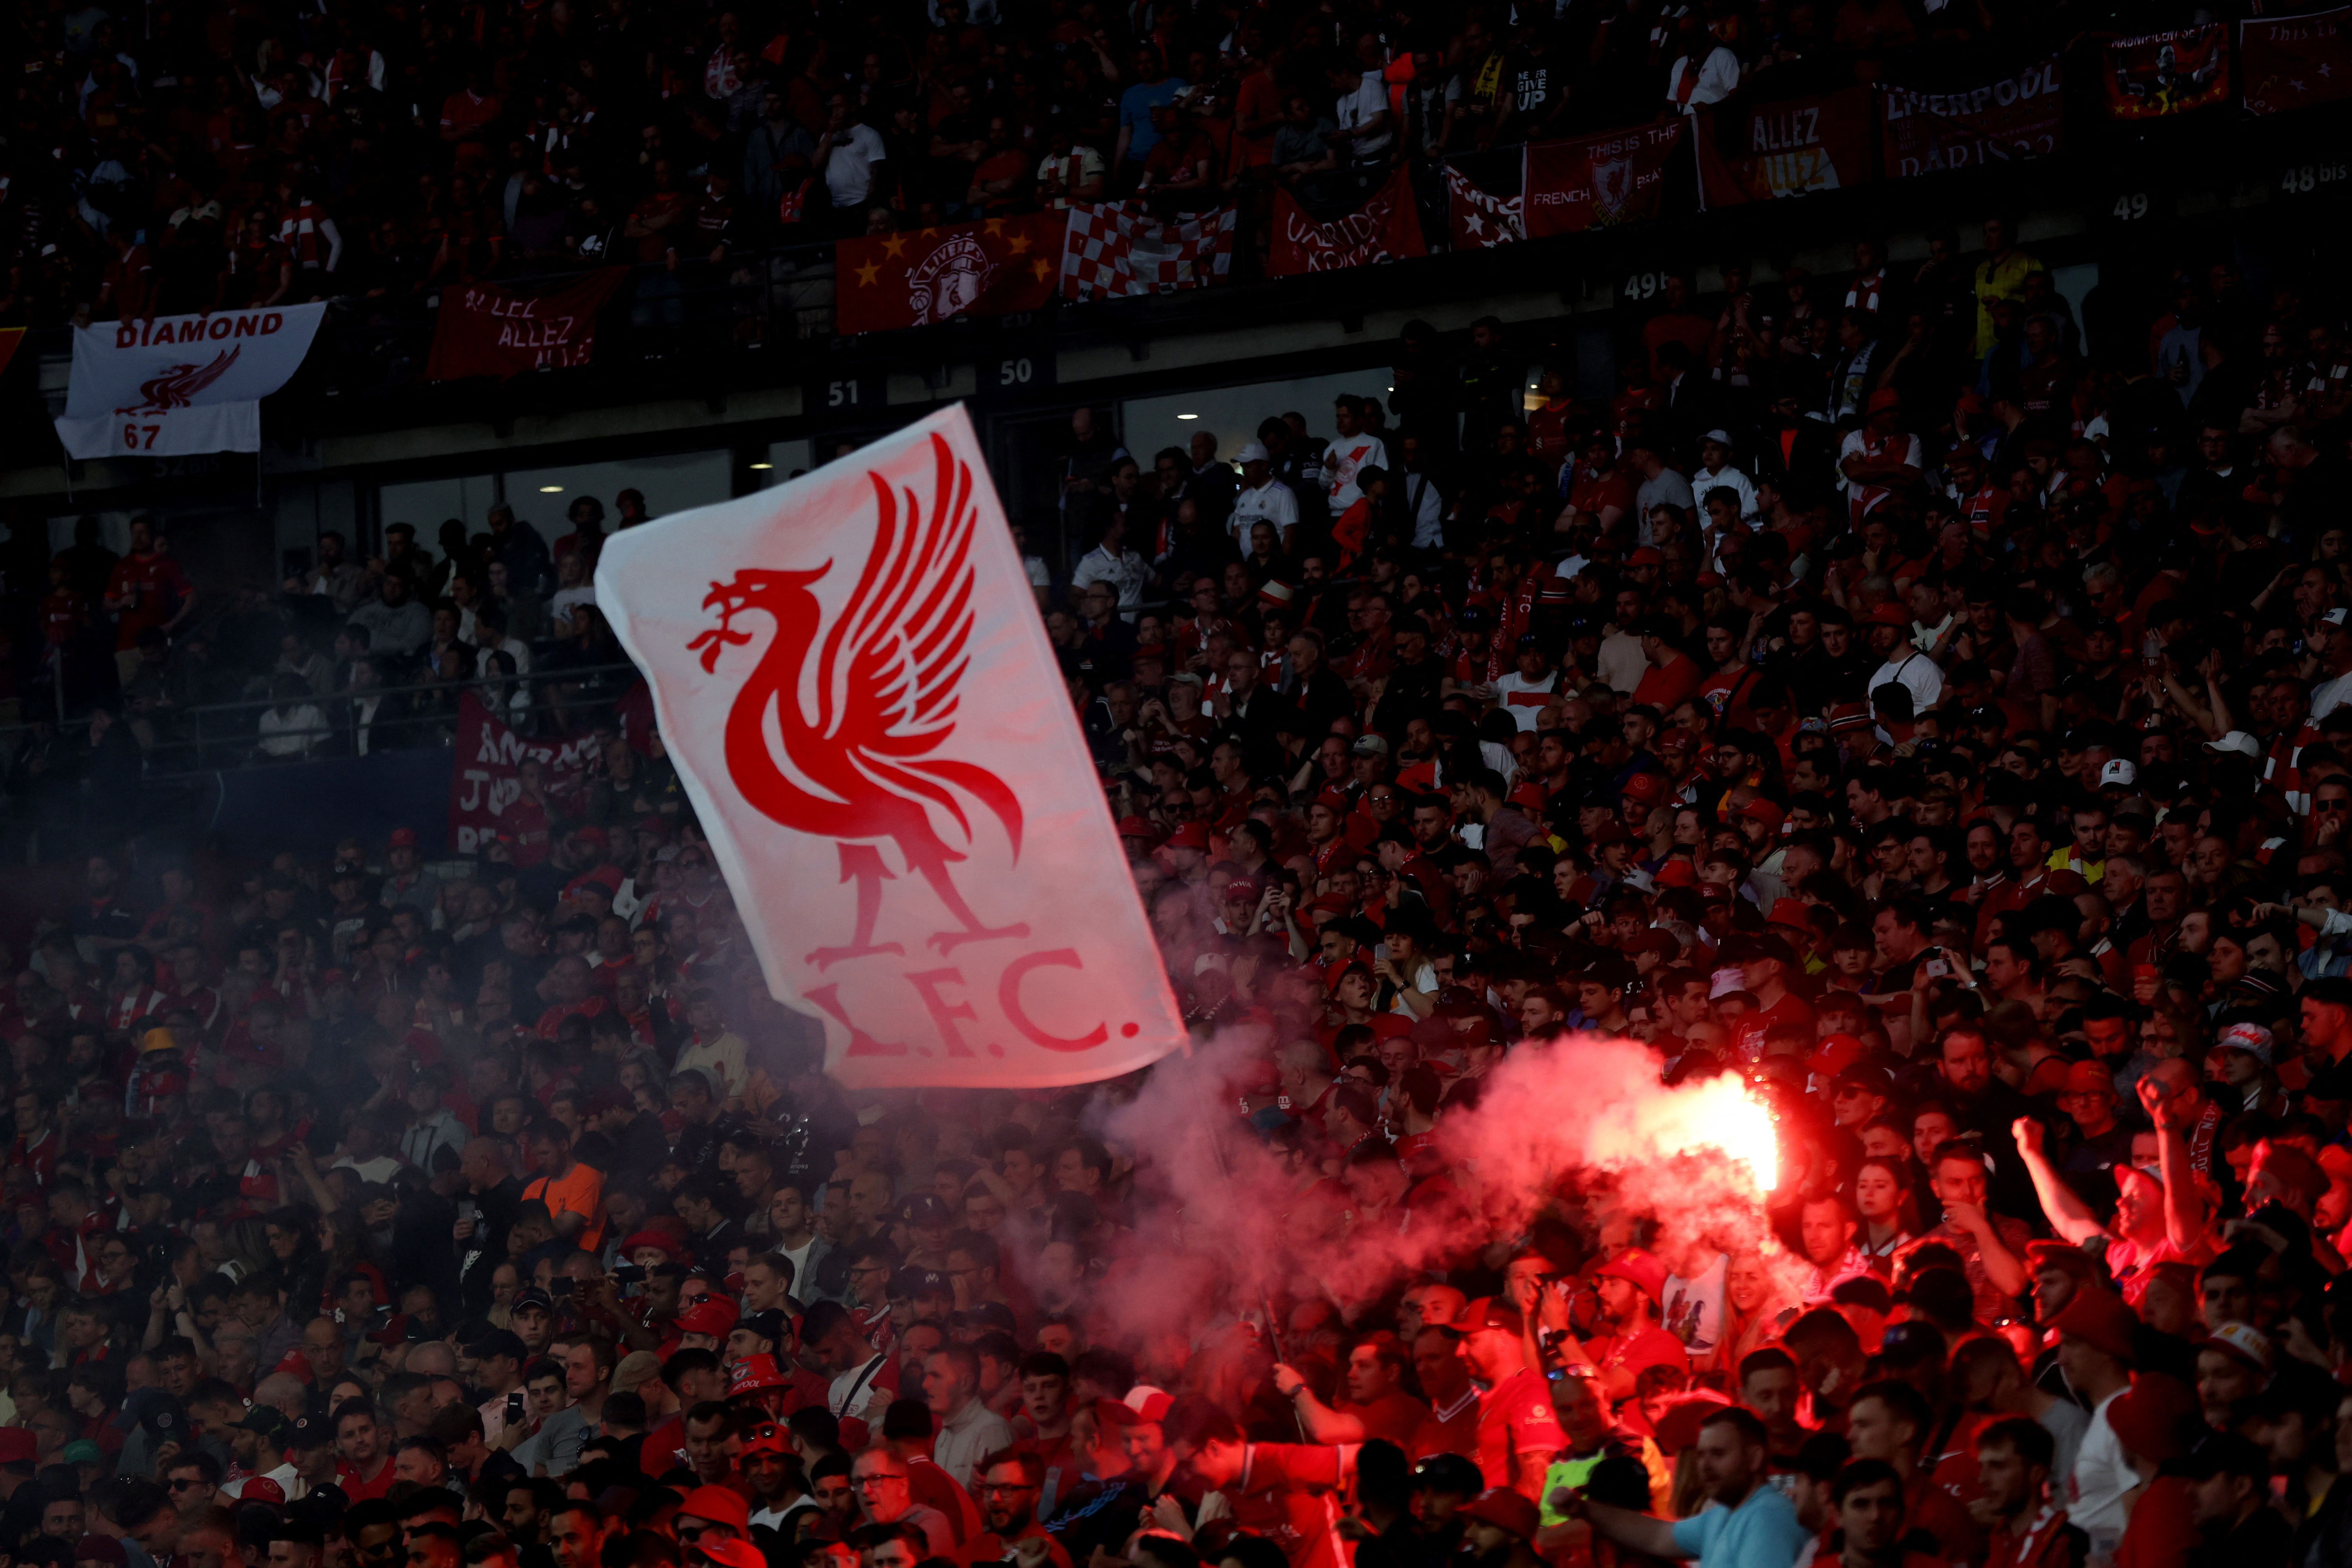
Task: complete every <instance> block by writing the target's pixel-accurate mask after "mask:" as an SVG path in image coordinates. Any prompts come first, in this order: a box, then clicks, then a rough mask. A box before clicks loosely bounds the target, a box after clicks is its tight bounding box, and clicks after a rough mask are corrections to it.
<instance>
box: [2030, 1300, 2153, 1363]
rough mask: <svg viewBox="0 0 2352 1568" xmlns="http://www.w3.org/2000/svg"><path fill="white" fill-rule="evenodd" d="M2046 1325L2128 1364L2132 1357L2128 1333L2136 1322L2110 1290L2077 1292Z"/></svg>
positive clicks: (2137, 1323)
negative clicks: (2048, 1324)
mask: <svg viewBox="0 0 2352 1568" xmlns="http://www.w3.org/2000/svg"><path fill="white" fill-rule="evenodd" d="M2050 1326H2051V1327H2052V1328H2053V1329H2055V1330H2056V1331H2058V1332H2059V1333H2061V1334H2066V1335H2072V1336H2073V1337H2074V1338H2075V1339H2078V1340H2080V1341H2082V1342H2084V1344H2086V1345H2089V1346H2090V1347H2091V1348H2092V1349H2094V1350H2099V1351H2105V1352H2106V1353H2107V1354H2109V1355H2111V1356H2113V1357H2115V1358H2116V1360H2117V1361H2120V1362H2124V1363H2130V1361H2131V1360H2132V1356H2133V1352H2132V1332H2133V1331H2134V1330H2136V1329H2137V1328H2138V1327H2139V1319H2138V1317H2137V1315H2135V1314H2134V1313H2133V1311H2132V1310H2131V1309H2130V1308H2129V1307H2126V1306H2125V1305H2124V1299H2123V1298H2122V1297H2120V1296H2118V1295H2116V1293H2115V1292H2114V1291H2112V1290H2078V1291H2076V1292H2075V1293H2074V1300H2071V1301H2069V1302H2067V1303H2066V1305H2065V1306H2064V1307H2063V1308H2062V1309H2061V1310H2059V1313H2058V1315H2057V1316H2056V1317H2055V1318H2053V1319H2052V1320H2051V1321H2050Z"/></svg>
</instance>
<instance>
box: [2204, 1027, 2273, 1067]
mask: <svg viewBox="0 0 2352 1568" xmlns="http://www.w3.org/2000/svg"><path fill="white" fill-rule="evenodd" d="M2272 1040H2273V1037H2272V1035H2271V1032H2270V1031H2269V1030H2268V1029H2265V1028H2263V1026H2261V1025H2260V1024H2231V1026H2229V1027H2227V1028H2225V1029H2223V1030H2222V1031H2221V1033H2220V1034H2218V1035H2216V1036H2214V1037H2213V1043H2214V1044H2215V1045H2217V1046H2219V1047H2221V1048H2222V1049H2223V1050H2225V1051H2244V1052H2245V1053H2246V1054H2247V1055H2249V1056H2252V1057H2256V1058H2260V1059H2261V1061H2262V1064H2263V1066H2264V1067H2268V1066H2270V1063H2271V1047H2272Z"/></svg>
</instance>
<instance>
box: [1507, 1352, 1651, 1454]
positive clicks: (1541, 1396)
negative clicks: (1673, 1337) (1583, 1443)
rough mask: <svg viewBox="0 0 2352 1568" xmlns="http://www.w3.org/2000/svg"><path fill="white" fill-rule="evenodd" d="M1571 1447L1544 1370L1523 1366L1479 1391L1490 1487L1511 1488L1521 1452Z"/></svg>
mask: <svg viewBox="0 0 2352 1568" xmlns="http://www.w3.org/2000/svg"><path fill="white" fill-rule="evenodd" d="M1676 1349H1677V1350H1679V1349H1680V1346H1677V1347H1676ZM1567 1446H1568V1439H1567V1436H1565V1435H1564V1434H1563V1433H1562V1432H1561V1431H1560V1429H1559V1416H1558V1415H1554V1414H1553V1413H1552V1408H1551V1388H1550V1385H1549V1384H1547V1383H1546V1382H1545V1381H1544V1377H1543V1374H1542V1373H1539V1372H1536V1371H1534V1370H1532V1369H1531V1368H1528V1367H1521V1368H1520V1369H1519V1370H1518V1371H1517V1372H1515V1373H1512V1374H1511V1375H1510V1376H1508V1377H1507V1378H1505V1379H1504V1380H1503V1381H1502V1382H1500V1383H1498V1384H1496V1385H1495V1386H1494V1387H1492V1388H1490V1389H1488V1390H1487V1391H1486V1393H1485V1394H1481V1395H1479V1397H1478V1451H1477V1455H1476V1458H1477V1460H1478V1473H1479V1475H1480V1476H1481V1477H1482V1478H1484V1479H1485V1480H1486V1485H1487V1486H1489V1487H1507V1486H1509V1485H1510V1484H1511V1478H1512V1475H1513V1472H1514V1469H1515V1468H1517V1467H1515V1464H1514V1461H1515V1460H1517V1458H1519V1457H1520V1456H1522V1455H1532V1454H1557V1453H1558V1452H1559V1451H1560V1449H1562V1448H1564V1447H1567ZM1537 1473H1538V1474H1540V1473H1541V1472H1540V1469H1538V1471H1537Z"/></svg>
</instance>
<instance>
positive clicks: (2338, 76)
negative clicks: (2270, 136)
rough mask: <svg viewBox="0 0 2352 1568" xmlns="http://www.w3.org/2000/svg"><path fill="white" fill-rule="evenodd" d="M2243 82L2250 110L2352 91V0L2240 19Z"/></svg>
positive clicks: (2279, 108)
mask: <svg viewBox="0 0 2352 1568" xmlns="http://www.w3.org/2000/svg"><path fill="white" fill-rule="evenodd" d="M2238 83H2239V90H2240V92H2241V93H2242V95H2243V96H2244V99H2245V103H2246V111H2247V112H2248V113H2249V114H2284V113H2285V112H2287V110H2291V109H2301V108H2303V107H2304V106H2305V105H2306V104H2313V103H2332V102H2334V101H2335V100H2337V99H2339V98H2346V97H2352V6H2346V7H2342V8H2339V9H2337V10H2334V11H2317V12H2314V13H2312V14H2311V15H2309V16H2256V17H2253V18H2251V19H2250V20H2247V21H2243V22H2241V23H2239V24H2238Z"/></svg>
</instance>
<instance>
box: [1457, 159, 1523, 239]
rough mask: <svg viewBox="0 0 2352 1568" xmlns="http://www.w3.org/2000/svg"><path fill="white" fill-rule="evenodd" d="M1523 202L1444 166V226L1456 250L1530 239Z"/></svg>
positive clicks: (1459, 171) (1516, 197)
mask: <svg viewBox="0 0 2352 1568" xmlns="http://www.w3.org/2000/svg"><path fill="white" fill-rule="evenodd" d="M1520 202H1521V198H1520V197H1518V196H1498V195H1495V194H1494V193H1493V192H1492V191H1489V190H1487V189H1486V188H1485V187H1484V186H1481V185H1477V184H1472V183H1471V180H1470V177H1469V176H1468V175H1467V174H1464V173H1463V172H1462V171H1461V170H1459V169H1457V168H1455V167H1454V165H1453V164H1451V163H1448V164H1447V165H1445V227H1446V234H1447V238H1448V239H1449V240H1450V242H1451V244H1452V247H1453V248H1454V249H1455V250H1486V249H1490V248H1491V247H1495V246H1497V245H1509V244H1511V243H1512V242H1513V241H1515V240H1521V239H1525V238H1527V237H1528V231H1527V226H1526V225H1525V224H1524V223H1522V222H1521V221H1520V217H1519V209H1520Z"/></svg>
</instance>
